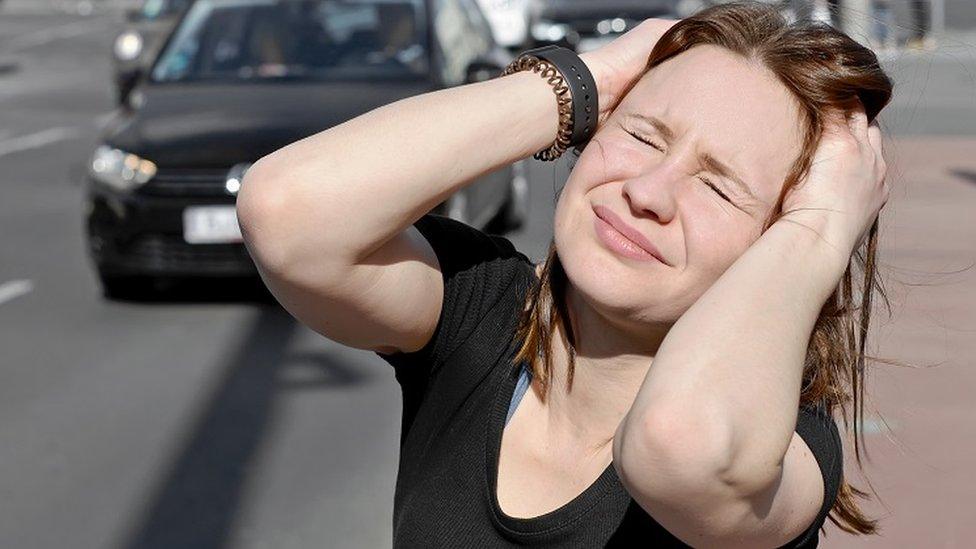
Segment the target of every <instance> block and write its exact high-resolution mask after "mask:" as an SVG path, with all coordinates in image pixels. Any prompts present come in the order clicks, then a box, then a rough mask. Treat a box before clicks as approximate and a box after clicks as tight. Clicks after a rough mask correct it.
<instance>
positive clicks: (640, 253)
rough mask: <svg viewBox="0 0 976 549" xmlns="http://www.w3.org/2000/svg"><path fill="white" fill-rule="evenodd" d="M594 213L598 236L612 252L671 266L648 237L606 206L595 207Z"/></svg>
mask: <svg viewBox="0 0 976 549" xmlns="http://www.w3.org/2000/svg"><path fill="white" fill-rule="evenodd" d="M593 213H594V214H596V219H595V220H594V222H593V223H594V226H595V228H596V233H597V236H599V238H600V240H601V241H602V242H603V244H604V246H606V247H608V248H610V250H611V251H613V252H616V253H618V254H620V255H622V256H624V257H628V258H630V259H637V260H640V261H660V262H661V263H664V264H665V265H668V266H670V265H671V264H670V263H668V262H667V261H665V260H664V256H663V255H661V251H660V250H658V249H657V247H655V246H654V244H651V241H650V240H648V239H647V237H646V236H644V235H643V234H641V233H640V231H638V230H637V229H635V228H634V227H631V226H630V225H628V224H627V223H625V222H624V220H623V219H621V218H620V216H618V215H617V214H615V213H613V211H612V210H610V209H609V208H607V207H605V206H593Z"/></svg>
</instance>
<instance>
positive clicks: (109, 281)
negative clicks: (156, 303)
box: [98, 272, 149, 301]
mask: <svg viewBox="0 0 976 549" xmlns="http://www.w3.org/2000/svg"><path fill="white" fill-rule="evenodd" d="M98 278H99V280H100V281H101V283H102V296H104V297H105V299H109V300H112V301H129V300H135V299H139V298H141V297H145V296H146V295H147V293H148V291H149V281H148V280H147V279H146V278H144V277H139V276H130V275H116V274H107V273H104V272H99V273H98Z"/></svg>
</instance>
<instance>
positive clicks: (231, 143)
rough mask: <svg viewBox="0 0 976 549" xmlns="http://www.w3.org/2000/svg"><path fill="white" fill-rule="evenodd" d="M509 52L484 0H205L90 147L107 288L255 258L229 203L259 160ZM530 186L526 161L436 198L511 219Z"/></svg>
mask: <svg viewBox="0 0 976 549" xmlns="http://www.w3.org/2000/svg"><path fill="white" fill-rule="evenodd" d="M509 60H510V59H509V56H508V55H507V53H506V52H504V50H502V49H501V48H499V47H498V46H497V45H496V44H495V42H494V41H493V39H492V35H491V31H490V29H489V27H488V23H487V22H486V21H485V19H484V16H483V15H482V14H481V12H480V11H478V8H477V5H476V2H475V0H427V1H424V0H375V1H373V0H195V2H194V3H193V5H192V6H191V7H190V9H189V10H188V11H187V12H186V13H185V15H184V16H183V17H182V19H181V20H180V22H179V24H178V25H177V27H176V29H175V31H174V32H173V35H172V36H171V37H170V38H169V40H168V41H167V43H166V44H165V45H164V47H163V49H162V51H161V53H160V55H159V56H158V58H157V59H156V61H155V62H154V63H153V64H152V66H151V67H150V68H149V70H148V73H147V74H145V75H144V76H141V77H140V79H139V80H138V84H137V87H136V88H135V89H134V90H133V92H132V93H131V94H130V95H129V97H128V99H127V100H126V102H125V104H124V105H123V106H122V107H121V108H120V112H119V114H118V115H117V116H116V117H115V119H114V120H113V122H112V123H111V125H110V126H109V127H108V128H107V129H106V131H105V134H104V136H103V144H102V145H101V146H99V147H98V148H97V150H96V151H95V152H94V154H93V156H92V159H91V162H90V167H89V177H88V184H87V201H88V203H87V234H88V243H89V251H90V255H91V258H92V259H93V262H94V264H95V267H96V269H97V272H98V275H99V277H100V279H101V282H102V285H103V290H104V293H105V294H106V296H108V297H125V296H128V295H132V294H134V293H139V292H141V291H142V289H143V288H144V283H145V280H144V279H143V277H142V276H141V275H152V276H154V277H170V276H180V277H182V276H232V275H250V274H253V273H255V267H254V265H253V263H252V261H251V259H250V257H249V256H248V254H247V251H246V250H245V248H244V246H243V244H242V239H241V234H240V230H239V227H238V224H237V217H236V213H235V206H234V203H235V199H236V194H237V191H238V189H239V188H240V185H241V181H242V178H243V175H244V173H245V171H246V170H247V168H248V166H249V165H250V164H251V163H252V162H254V161H256V160H257V159H259V158H260V157H262V156H264V155H266V154H268V153H270V152H272V151H274V150H276V149H278V148H280V147H282V146H284V145H286V144H288V143H291V142H294V141H296V140H298V139H301V138H303V137H306V136H309V135H311V134H314V133H317V132H319V131H321V130H324V129H327V128H329V127H331V126H335V125H337V124H340V123H342V122H344V121H346V120H349V119H350V118H353V117H355V116H358V115H360V114H362V113H365V112H367V111H369V110H372V109H374V108H376V107H379V106H381V105H384V104H387V103H391V102H393V101H396V100H399V99H402V98H405V97H408V96H412V95H416V94H420V93H424V92H428V91H432V90H435V89H439V88H444V87H448V86H454V85H460V84H464V83H466V82H474V81H478V80H484V79H486V78H489V77H492V76H495V75H497V74H498V73H499V72H500V70H501V69H502V68H503V67H504V66H505V65H506V64H507V63H508V61H509ZM526 201H527V185H526V179H525V174H524V173H523V171H522V165H521V163H518V164H516V165H514V166H509V167H506V168H503V169H501V170H498V171H496V172H494V173H491V174H488V175H486V176H484V177H483V178H481V179H479V180H478V181H476V182H474V183H473V184H471V185H469V186H467V187H466V188H464V189H463V190H462V191H460V192H458V193H456V194H455V195H453V196H452V197H451V198H450V199H448V200H447V201H446V202H445V203H444V204H441V205H440V206H439V207H438V209H437V211H438V212H439V213H443V214H446V215H449V216H451V217H454V218H456V219H459V220H461V221H464V222H467V223H470V224H472V225H475V226H479V227H482V228H487V229H490V230H496V231H501V230H505V229H508V228H514V227H516V226H518V225H519V224H520V223H521V222H522V220H523V219H524V217H525V214H526ZM336 222H341V220H336Z"/></svg>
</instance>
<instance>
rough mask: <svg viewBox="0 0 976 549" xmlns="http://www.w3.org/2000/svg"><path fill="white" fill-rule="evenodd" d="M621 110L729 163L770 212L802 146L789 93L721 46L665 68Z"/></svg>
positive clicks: (796, 112)
mask: <svg viewBox="0 0 976 549" xmlns="http://www.w3.org/2000/svg"><path fill="white" fill-rule="evenodd" d="M617 110H618V114H620V115H622V116H626V115H628V114H631V113H640V114H644V115H651V116H655V117H657V118H659V119H661V121H663V122H664V123H665V124H667V125H668V126H670V128H671V129H672V130H673V131H674V132H675V134H676V137H677V139H679V140H690V141H691V142H693V143H694V145H695V148H696V149H697V150H696V152H697V153H699V154H701V153H709V154H711V155H712V156H714V157H715V158H717V159H718V160H719V161H721V162H723V163H725V164H728V165H729V166H730V167H731V168H732V170H733V171H735V172H736V173H737V174H738V175H739V176H740V177H741V178H742V179H743V180H745V182H746V184H748V185H749V187H750V188H751V189H752V190H753V192H754V193H755V194H757V195H758V196H759V197H760V198H762V199H764V201H765V202H767V204H770V205H771V204H772V202H773V200H775V197H776V196H777V195H778V193H779V190H780V187H781V186H782V183H783V179H784V178H785V177H786V175H787V173H788V171H789V168H790V166H791V165H792V163H793V161H794V160H795V159H796V156H797V155H798V154H799V152H800V145H801V143H802V133H801V129H802V128H801V125H800V118H799V110H798V107H797V104H796V101H795V99H794V98H793V97H792V95H791V94H790V92H789V90H787V89H786V87H785V86H784V85H783V84H781V83H780V82H779V81H778V80H776V78H775V76H773V75H772V74H771V73H770V72H769V71H768V70H766V69H765V68H763V67H761V66H760V65H759V64H758V63H757V62H754V61H750V60H747V59H745V58H743V57H741V56H739V55H737V54H734V53H732V52H730V51H728V50H725V49H723V48H719V47H716V46H697V47H694V48H692V49H690V50H688V51H686V52H684V53H682V54H679V55H677V56H675V57H673V58H671V59H669V60H668V61H666V62H664V63H662V64H661V65H658V66H657V67H655V68H654V69H652V70H651V71H649V72H648V73H647V74H645V75H644V76H643V77H642V78H641V80H640V81H639V82H638V83H637V85H635V86H634V88H633V89H632V90H631V91H630V93H628V94H627V97H626V98H625V99H624V100H623V102H622V103H621V105H620V108H619V109H617Z"/></svg>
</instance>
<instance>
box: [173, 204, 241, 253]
mask: <svg viewBox="0 0 976 549" xmlns="http://www.w3.org/2000/svg"><path fill="white" fill-rule="evenodd" d="M183 240H186V241H187V243H189V244H223V243H227V242H242V241H243V240H244V238H243V237H242V236H241V228H240V226H239V225H238V224H237V210H236V209H235V208H234V206H190V207H188V208H186V209H185V210H183Z"/></svg>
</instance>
